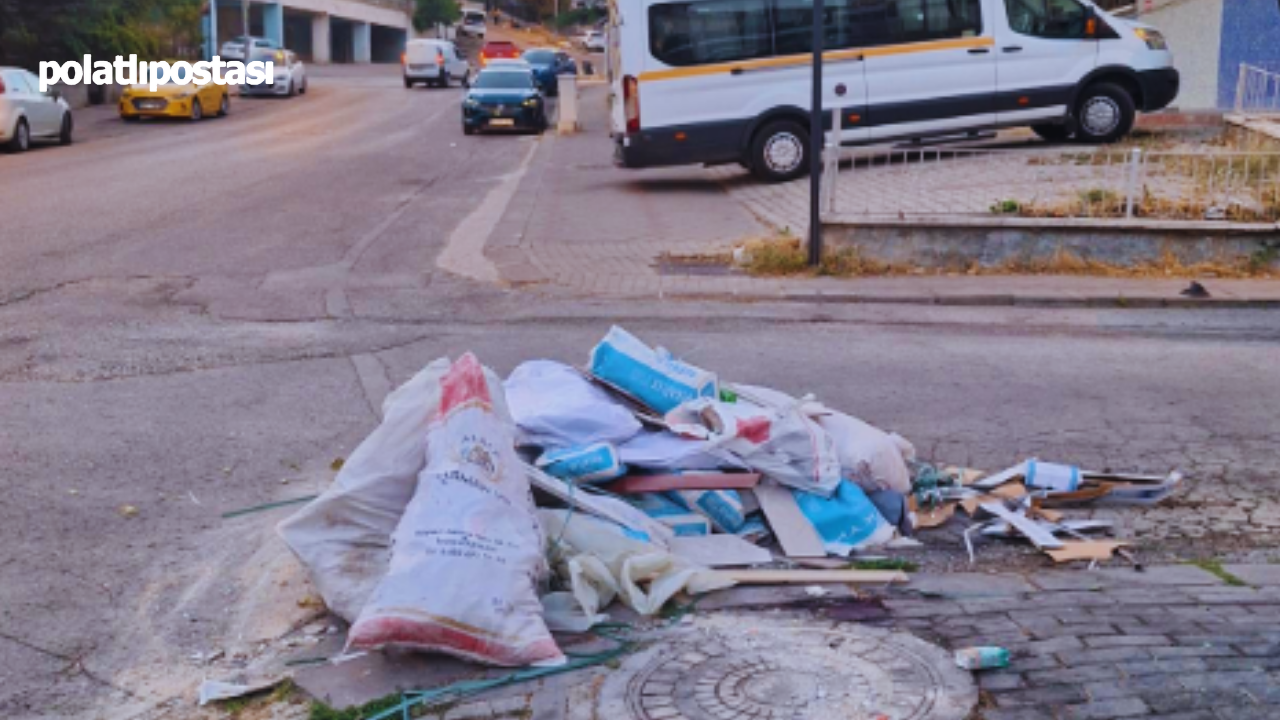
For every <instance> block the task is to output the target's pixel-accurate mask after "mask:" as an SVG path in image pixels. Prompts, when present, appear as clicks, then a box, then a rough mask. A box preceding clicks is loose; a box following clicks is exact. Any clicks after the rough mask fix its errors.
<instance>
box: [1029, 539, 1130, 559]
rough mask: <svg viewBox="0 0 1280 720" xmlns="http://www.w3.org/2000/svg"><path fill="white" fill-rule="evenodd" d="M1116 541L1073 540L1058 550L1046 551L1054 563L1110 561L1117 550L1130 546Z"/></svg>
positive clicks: (1063, 544)
mask: <svg viewBox="0 0 1280 720" xmlns="http://www.w3.org/2000/svg"><path fill="white" fill-rule="evenodd" d="M1128 544H1129V543H1127V542H1119V541H1116V540H1088V541H1085V540H1072V541H1069V542H1064V543H1062V547H1061V548H1059V549H1056V550H1045V552H1046V553H1048V555H1049V557H1051V558H1053V561H1054V562H1060V563H1061V562H1071V561H1072V560H1110V559H1111V555H1112V554H1113V553H1115V551H1116V548H1120V547H1124V546H1125V545H1128Z"/></svg>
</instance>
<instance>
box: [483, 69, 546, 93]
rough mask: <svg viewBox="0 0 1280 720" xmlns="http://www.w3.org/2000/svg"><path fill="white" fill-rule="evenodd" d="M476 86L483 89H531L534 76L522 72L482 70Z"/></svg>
mask: <svg viewBox="0 0 1280 720" xmlns="http://www.w3.org/2000/svg"><path fill="white" fill-rule="evenodd" d="M475 86H476V87H477V88H480V89H481V90H530V89H532V88H533V77H532V76H531V75H529V74H528V73H522V72H482V73H480V74H479V75H477V76H476V82H475Z"/></svg>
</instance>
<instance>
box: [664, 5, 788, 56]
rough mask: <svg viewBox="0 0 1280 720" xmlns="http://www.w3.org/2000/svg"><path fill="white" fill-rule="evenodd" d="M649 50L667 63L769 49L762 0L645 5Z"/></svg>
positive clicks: (767, 52) (766, 52) (765, 7)
mask: <svg viewBox="0 0 1280 720" xmlns="http://www.w3.org/2000/svg"><path fill="white" fill-rule="evenodd" d="M649 51H650V53H651V54H652V55H653V56H654V57H655V58H657V59H658V60H661V61H662V62H664V63H666V64H668V65H675V66H683V65H699V64H704V63H717V62H730V61H733V60H748V59H751V58H761V57H768V56H770V55H772V54H773V33H772V31H771V29H770V27H769V6H768V4H767V3H766V2H765V0H698V1H697V2H679V3H664V4H662V5H653V6H650V8H649Z"/></svg>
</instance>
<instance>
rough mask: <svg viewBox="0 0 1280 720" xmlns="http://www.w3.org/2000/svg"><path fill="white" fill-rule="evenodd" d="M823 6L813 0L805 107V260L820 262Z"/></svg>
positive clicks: (818, 1) (811, 262)
mask: <svg viewBox="0 0 1280 720" xmlns="http://www.w3.org/2000/svg"><path fill="white" fill-rule="evenodd" d="M825 12H826V8H824V7H823V0H813V100H812V103H811V105H810V108H809V264H810V265H812V266H814V267H817V266H818V264H819V263H821V262H822V224H821V223H820V222H819V220H818V215H819V213H820V212H821V208H820V203H821V194H822V162H821V161H820V160H819V158H821V157H822V145H823V134H822V44H823V43H822V41H823V36H824V35H825V34H826V33H825V28H824V24H825V22H824V21H825V18H824V17H823V15H824V14H825Z"/></svg>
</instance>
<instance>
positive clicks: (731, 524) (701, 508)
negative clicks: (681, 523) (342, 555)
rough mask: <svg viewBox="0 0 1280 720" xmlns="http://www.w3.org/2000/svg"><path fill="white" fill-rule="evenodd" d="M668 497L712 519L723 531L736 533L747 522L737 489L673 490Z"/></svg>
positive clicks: (712, 523) (715, 526)
mask: <svg viewBox="0 0 1280 720" xmlns="http://www.w3.org/2000/svg"><path fill="white" fill-rule="evenodd" d="M667 497H668V498H670V499H671V501H672V502H675V503H676V504H678V505H680V506H681V507H683V508H685V509H687V510H692V511H694V512H696V513H698V514H699V515H701V516H703V517H705V518H706V519H707V520H710V521H711V526H712V527H714V528H715V529H716V530H719V531H720V532H722V533H736V532H738V531H739V530H741V529H742V526H743V524H744V523H746V522H747V518H746V514H745V513H744V512H743V510H742V496H741V495H739V494H738V491H737V490H671V491H669V492H667Z"/></svg>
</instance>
